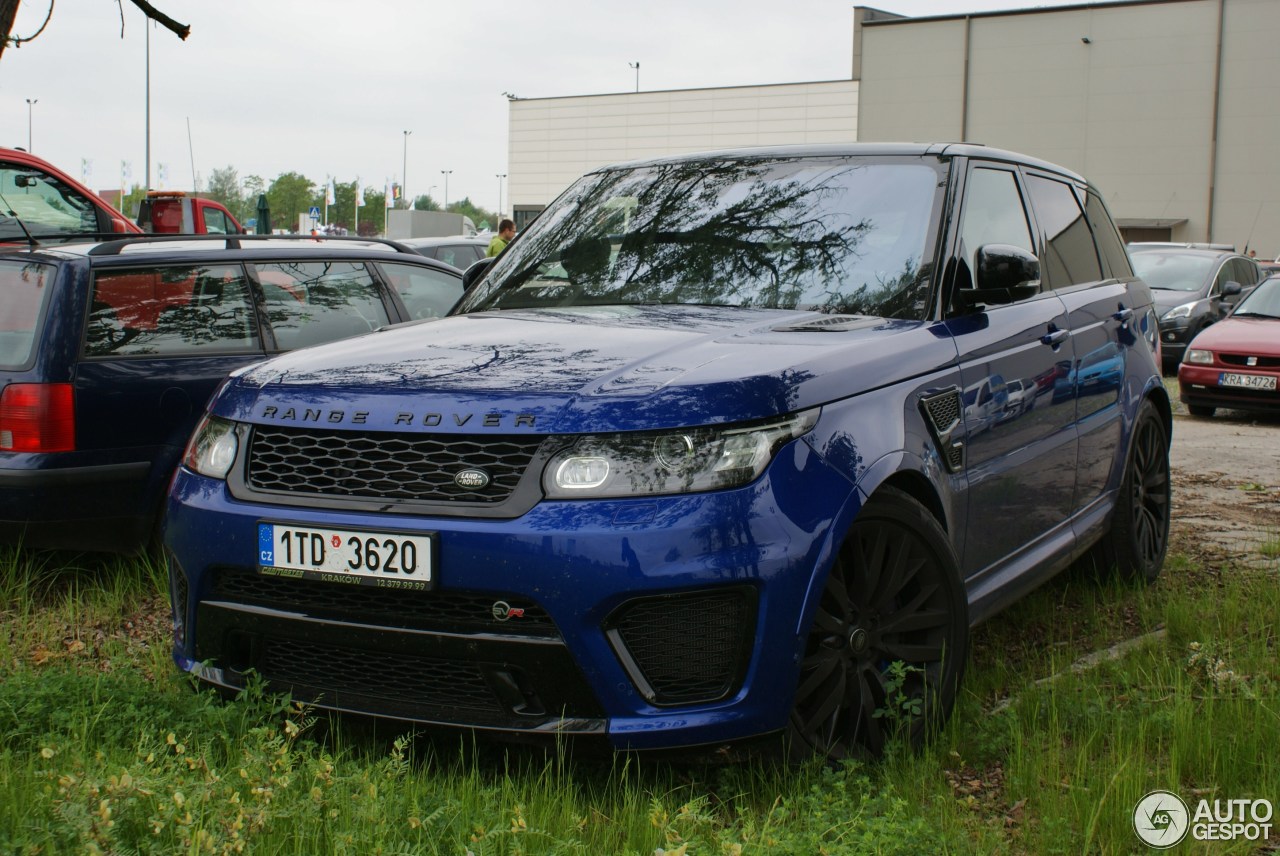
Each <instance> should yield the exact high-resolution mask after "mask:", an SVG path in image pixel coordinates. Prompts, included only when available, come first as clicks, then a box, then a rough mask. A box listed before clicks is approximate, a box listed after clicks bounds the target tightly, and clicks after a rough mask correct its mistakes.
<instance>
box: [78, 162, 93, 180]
mask: <svg viewBox="0 0 1280 856" xmlns="http://www.w3.org/2000/svg"><path fill="white" fill-rule="evenodd" d="M92 180H93V160H92V159H91V158H80V183H81V184H88V183H89V182H90V181H92Z"/></svg>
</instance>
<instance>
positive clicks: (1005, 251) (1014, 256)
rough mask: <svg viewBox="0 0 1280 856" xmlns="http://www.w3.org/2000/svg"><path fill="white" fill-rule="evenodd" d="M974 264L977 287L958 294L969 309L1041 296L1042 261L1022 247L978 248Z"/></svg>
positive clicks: (993, 246)
mask: <svg viewBox="0 0 1280 856" xmlns="http://www.w3.org/2000/svg"><path fill="white" fill-rule="evenodd" d="M975 264H976V267H977V270H976V271H974V274H975V275H974V280H975V281H974V285H975V287H974V288H965V289H961V290H960V291H959V293H958V298H959V300H960V302H961V304H962V305H963V306H964V307H965V308H966V309H973V308H975V307H977V306H979V305H982V304H991V305H1001V304H1006V303H1016V302H1017V301H1019V300H1026V299H1027V298H1028V297H1033V296H1035V295H1037V294H1039V293H1040V260H1039V259H1037V258H1036V257H1035V255H1034V254H1032V253H1029V252H1027V251H1026V250H1024V249H1022V248H1021V247H1015V246H1012V245H1010V244H985V245H983V246H981V247H979V248H978V253H977V259H976V261H975Z"/></svg>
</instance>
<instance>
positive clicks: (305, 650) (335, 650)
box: [257, 638, 505, 716]
mask: <svg viewBox="0 0 1280 856" xmlns="http://www.w3.org/2000/svg"><path fill="white" fill-rule="evenodd" d="M262 641H263V652H262V656H261V657H260V659H259V662H258V664H257V668H258V671H260V672H261V673H262V675H263V677H264V678H266V679H267V680H268V681H270V682H272V683H273V684H277V685H278V684H281V683H285V684H290V685H298V684H301V685H304V686H311V687H324V688H325V689H327V690H329V691H331V692H339V693H343V692H346V693H354V694H357V695H360V696H364V697H367V698H375V699H388V700H391V701H396V702H400V703H408V704H413V705H419V706H423V707H427V708H465V709H467V710H473V711H483V712H489V713H493V714H495V715H498V716H502V715H505V710H504V708H503V707H502V706H501V704H500V703H499V701H498V698H497V696H495V695H494V693H493V691H492V690H491V689H489V685H488V684H487V683H486V682H485V679H484V676H483V675H482V674H481V673H480V670H479V669H478V668H476V666H474V665H473V664H469V663H466V662H461V661H452V660H437V659H432V658H428V657H410V656H405V655H402V654H389V653H387V652H385V651H357V650H352V649H348V648H339V647H336V646H332V645H314V644H308V643H305V642H296V641H293V640H288V639H272V638H265V639H263V640H262Z"/></svg>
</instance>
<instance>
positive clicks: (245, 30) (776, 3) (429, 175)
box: [0, 0, 1071, 209]
mask: <svg viewBox="0 0 1280 856" xmlns="http://www.w3.org/2000/svg"><path fill="white" fill-rule="evenodd" d="M152 2H153V4H154V5H155V6H156V7H157V8H159V9H160V10H161V11H163V12H165V13H166V14H168V15H170V16H171V17H173V18H175V19H177V20H178V21H180V22H182V23H185V24H189V25H190V26H191V35H190V37H189V38H188V39H187V40H186V41H185V42H184V41H180V40H179V39H178V38H177V37H176V36H175V35H173V34H172V33H171V32H169V31H168V30H166V29H163V28H160V27H158V26H156V25H154V24H153V25H150V26H151V32H150V68H151V71H150V104H151V121H150V128H151V158H150V160H151V184H152V186H153V187H160V186H166V187H169V188H178V189H188V190H189V189H191V187H192V186H193V183H194V182H193V163H194V174H195V175H198V176H199V177H200V180H201V181H202V182H203V181H205V180H206V179H207V177H208V175H209V172H210V171H211V170H213V169H221V168H225V167H228V166H230V167H234V168H235V169H236V171H237V172H238V174H239V176H240V178H241V179H244V178H245V177H247V176H250V175H257V176H261V177H262V178H263V179H264V180H265V181H266V182H268V183H270V181H271V180H272V179H274V178H275V177H276V176H277V175H279V174H281V173H282V172H289V171H292V172H300V173H302V174H303V175H305V176H307V177H308V178H310V179H311V180H313V181H315V182H317V183H321V182H323V181H324V180H325V179H326V178H327V177H329V176H333V177H334V178H335V179H336V180H337V181H341V182H349V181H353V180H355V179H356V178H357V177H358V178H359V180H360V183H361V184H362V185H363V186H366V187H374V188H381V187H382V186H383V183H384V182H385V181H387V180H399V179H401V178H402V177H403V178H404V179H405V184H406V186H407V188H408V191H409V193H410V194H411V195H414V196H416V195H419V194H421V193H424V192H431V193H432V195H433V196H434V197H435V198H436V199H437V200H443V197H444V195H445V187H444V184H445V176H443V175H442V174H441V171H442V170H451V171H452V172H451V174H450V175H449V177H448V182H449V187H448V195H449V199H451V200H457V199H460V198H462V197H463V196H470V197H471V199H472V201H474V202H476V203H477V204H479V205H482V206H484V207H486V208H490V209H493V208H496V207H497V204H498V184H499V181H498V179H497V178H496V175H497V174H499V173H505V172H506V171H507V100H506V98H505V97H504V95H503V93H504V92H510V93H513V94H515V95H517V96H519V97H524V98H531V97H551V96H563V95H583V94H599V93H608V92H631V91H633V90H634V89H635V86H636V71H635V70H634V69H633V68H632V67H631V65H630V64H631V63H635V62H638V63H639V64H640V68H639V84H640V88H641V89H642V90H663V89H686V88H700V87H713V86H736V85H751V84H762V83H791V82H800V81H815V80H838V79H847V78H848V77H849V75H850V66H851V62H852V56H851V54H852V40H853V38H852V26H853V24H852V22H853V11H852V10H853V5H854V4H852V3H850V2H847V0H643V1H642V2H636V0H627V2H621V0H541V2H540V0H525V2H500V0H490V2H474V0H472V2H466V0H463V2H448V3H446V2H440V0H431V2H424V0H363V2H360V1H359V0H357V2H352V0H305V2H304V1H303V0H152ZM1070 2H1071V0H1050V2H1025V1H1024V2H1019V0H880V2H871V3H867V4H864V5H869V6H874V7H876V8H880V9H885V10H887V11H891V12H897V13H900V14H905V15H910V16H913V17H916V16H923V15H937V14H958V13H964V12H978V11H989V10H995V9H1018V8H1029V7H1033V6H1061V5H1069V4H1070ZM49 5H50V0H22V2H21V6H20V7H19V11H18V17H17V20H16V22H15V26H14V30H13V34H14V35H15V36H20V37H25V36H29V35H31V34H32V33H33V32H35V31H36V30H37V29H39V27H40V24H41V23H42V22H43V21H44V19H45V16H46V13H47V12H48V10H49ZM147 26H148V25H147V24H146V23H145V19H144V17H143V15H142V13H141V12H140V11H139V10H138V9H137V8H136V7H135V6H133V5H132V3H130V2H128V0H123V21H122V13H121V8H120V6H119V5H117V0H63V2H61V3H58V4H57V5H56V6H55V7H54V10H53V16H52V19H51V20H50V22H49V24H48V26H47V27H46V28H45V30H44V32H43V33H42V34H41V35H40V37H39V38H37V39H36V40H35V41H33V42H30V43H28V44H24V45H22V46H21V47H20V48H17V49H14V48H8V49H6V50H5V52H4V54H3V57H0V130H2V131H3V133H0V145H5V146H21V147H23V148H25V147H26V146H27V140H28V119H29V118H30V134H31V144H32V148H33V149H34V151H35V152H36V153H37V154H39V155H41V156H42V157H44V158H46V159H47V160H50V161H52V162H53V163H55V164H57V165H58V166H60V167H62V168H63V169H64V170H66V171H68V172H70V173H71V174H72V175H75V176H77V177H79V176H80V175H81V171H82V162H83V161H89V162H90V163H91V172H90V176H89V181H88V183H89V184H90V186H92V187H93V188H95V189H105V188H111V187H118V186H119V185H120V182H121V161H128V162H129V163H130V165H131V172H132V180H133V182H134V183H138V184H142V183H144V181H145V177H146V169H147V157H146V152H147V149H146V129H147V121H146V103H147V90H148V86H147V78H148V75H147V70H146V69H147ZM122 29H123V34H122ZM27 99H33V100H35V101H36V102H37V103H35V104H34V105H32V106H31V107H28V104H27ZM406 130H407V131H411V132H412V133H411V135H409V136H408V137H407V146H406V137H405V135H404V132H405V131H406ZM161 165H163V169H164V173H165V180H164V181H163V182H162V181H161V174H160V173H161ZM402 172H403V173H404V175H403V176H402ZM504 192H505V187H504ZM504 201H505V196H504Z"/></svg>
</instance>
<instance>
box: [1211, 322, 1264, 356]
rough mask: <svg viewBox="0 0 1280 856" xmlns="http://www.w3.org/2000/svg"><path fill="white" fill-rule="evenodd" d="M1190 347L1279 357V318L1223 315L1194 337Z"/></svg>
mask: <svg viewBox="0 0 1280 856" xmlns="http://www.w3.org/2000/svg"><path fill="white" fill-rule="evenodd" d="M1191 347H1193V348H1205V349H1207V350H1211V351H1227V352H1228V353H1232V354H1249V355H1252V356H1263V355H1270V356H1280V319H1275V318H1235V317H1231V316H1229V317H1227V318H1224V319H1223V320H1221V321H1219V322H1218V323H1217V324H1212V325H1210V326H1208V327H1206V328H1205V329H1204V330H1202V331H1200V333H1199V334H1198V335H1197V336H1196V337H1195V339H1194V340H1193V341H1192V343H1191Z"/></svg>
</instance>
